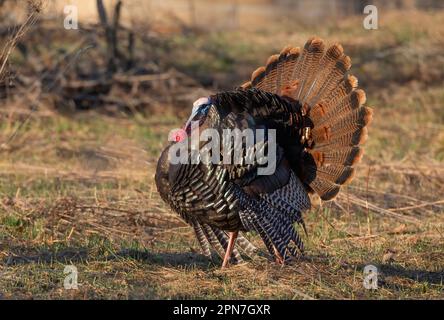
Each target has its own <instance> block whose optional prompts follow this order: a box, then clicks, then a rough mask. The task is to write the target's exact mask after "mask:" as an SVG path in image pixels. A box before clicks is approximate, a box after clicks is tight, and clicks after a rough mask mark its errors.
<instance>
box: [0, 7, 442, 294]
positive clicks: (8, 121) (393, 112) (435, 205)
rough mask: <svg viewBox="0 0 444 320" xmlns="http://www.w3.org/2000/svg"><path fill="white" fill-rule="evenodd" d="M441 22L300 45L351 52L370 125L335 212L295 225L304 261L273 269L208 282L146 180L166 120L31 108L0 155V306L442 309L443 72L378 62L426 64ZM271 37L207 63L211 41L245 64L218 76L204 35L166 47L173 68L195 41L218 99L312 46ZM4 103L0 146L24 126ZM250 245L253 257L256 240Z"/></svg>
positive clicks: (327, 208)
mask: <svg viewBox="0 0 444 320" xmlns="http://www.w3.org/2000/svg"><path fill="white" fill-rule="evenodd" d="M443 18H444V14H425V13H412V14H411V15H398V16H396V15H393V16H388V17H387V20H384V21H385V26H384V29H382V30H380V31H378V32H375V33H371V34H369V33H368V32H367V31H365V30H361V29H356V30H355V29H354V28H355V25H356V23H359V24H360V23H361V21H360V20H359V21H358V20H357V19H354V18H352V19H348V20H346V21H344V22H343V23H341V24H340V25H337V26H331V27H328V28H323V29H319V30H314V31H316V33H318V34H320V35H321V36H323V37H324V38H332V37H333V40H341V42H343V43H344V47H345V48H346V50H347V51H348V52H349V51H352V52H351V53H350V54H351V55H352V57H353V58H354V59H355V60H357V67H356V68H354V69H353V70H354V72H355V73H356V74H357V75H358V77H359V78H360V79H364V81H361V82H363V83H364V84H368V87H369V90H367V92H368V96H369V103H370V104H371V105H373V106H375V119H374V123H373V124H372V127H371V129H370V133H369V134H370V138H369V141H368V144H367V153H366V156H365V158H364V162H363V163H362V165H361V166H360V168H359V172H358V176H357V178H356V179H355V180H354V182H353V183H352V184H351V185H350V186H348V187H347V188H346V189H345V190H344V192H342V193H341V195H340V196H339V197H338V198H337V199H336V200H335V201H334V202H331V203H326V204H323V205H319V204H318V205H315V206H314V208H313V210H311V211H310V212H308V213H307V214H306V215H305V217H306V224H307V229H308V233H309V235H308V237H305V242H306V247H307V253H306V256H305V257H303V258H300V260H299V261H294V262H293V263H291V264H289V265H286V266H283V267H281V266H277V265H275V264H274V263H273V262H271V261H269V260H268V259H267V258H266V257H258V258H256V259H254V260H249V261H247V262H246V263H245V264H243V265H240V266H233V267H230V268H229V269H227V270H223V271H221V270H219V264H220V260H218V259H217V258H216V259H215V261H214V262H211V261H208V260H206V259H205V258H204V257H203V256H201V255H200V254H199V253H198V246H197V243H196V242H195V240H194V236H193V234H192V231H191V230H190V228H189V227H187V226H186V225H185V224H184V223H183V222H182V221H180V220H179V218H178V217H177V216H176V215H175V214H173V213H172V212H171V211H170V210H169V209H168V208H167V207H166V206H165V204H164V203H163V202H162V201H161V200H160V198H159V196H158V195H157V193H156V190H155V186H154V182H153V174H154V170H155V162H156V160H157V156H158V154H159V152H160V150H161V148H162V145H163V143H164V140H165V137H166V134H167V132H168V131H169V130H170V129H171V128H173V127H176V126H178V125H180V124H181V122H182V120H183V119H178V118H177V117H176V111H175V110H173V109H171V108H168V107H166V106H165V109H164V110H163V111H162V113H159V112H158V113H156V114H153V115H144V116H142V115H138V114H137V115H135V116H131V117H126V116H123V115H121V116H119V117H107V116H104V115H103V114H98V113H96V112H93V111H88V112H82V113H77V114H75V115H69V116H64V115H62V114H60V113H58V112H57V111H54V109H52V108H51V107H50V106H46V107H45V106H44V103H43V102H42V104H41V106H40V108H39V109H38V110H37V111H35V112H34V113H33V114H32V116H31V118H30V119H29V121H27V122H26V124H25V125H23V126H21V127H20V130H19V131H18V132H17V134H16V135H15V137H14V139H12V141H10V142H9V143H8V144H6V145H3V146H2V148H1V149H0V155H1V156H0V275H1V276H0V297H3V298H31V297H32V298H43V299H48V298H75V299H83V298H85V299H90V298H107V299H109V298H123V299H126V298H130V299H139V298H143V299H147V298H148V299H164V298H187V299H188V298H190V299H195V298H204V299H212V298H233V299H243V298H259V299H262V298H275V299H323V298H334V299H336V298H337V299H367V298H369V299H411V298H427V299H429V298H430V299H442V298H444V251H443V248H444V236H443V232H444V222H443V219H442V215H443V213H444V203H443V200H444V198H443V195H444V162H443V161H444V136H443V134H442V132H443V128H444V113H443V111H442V110H443V109H442V101H443V99H444V90H443V88H442V83H439V81H441V82H442V79H443V78H441V77H442V73H441V72H442V70H441V71H439V70H436V69H438V68H437V67H436V66H435V67H433V65H434V63H437V61H442V60H440V59H442V58H443V56H442V53H441V55H437V56H434V58H433V59H435V60H433V59H432V60H427V59H428V58H427V59H426V58H424V59H426V60H424V65H423V66H422V67H421V68H423V69H421V70H422V73H420V74H418V73H417V72H416V71H415V70H411V69H409V68H410V63H411V60H409V59H410V56H408V55H403V56H402V57H403V58H400V57H399V56H398V55H393V54H392V52H391V51H390V50H392V49H390V50H389V48H393V47H396V48H400V49H396V50H400V51H403V50H404V49H405V48H406V47H409V48H422V49H421V50H423V51H424V52H426V53H427V52H428V51H427V49H431V48H435V47H436V46H437V45H439V46H441V47H442V43H443V42H439V41H442V39H443V30H444V29H443V27H442V26H443V24H438V23H437V22H439V21H442V19H443ZM418 19H420V20H421V21H423V23H421V24H420V25H418V24H417V23H415V29H414V30H413V29H412V28H411V27H409V25H410V24H411V23H412V21H417V20H418ZM279 27H280V28H284V30H286V31H285V32H282V33H280V34H279V36H276V37H275V38H271V37H270V34H268V33H266V34H264V33H263V32H252V33H251V34H249V36H248V37H245V35H243V38H244V39H246V40H245V41H244V42H236V41H239V37H240V34H239V32H237V31H233V32H230V33H227V34H226V35H224V36H223V37H221V38H219V39H218V40H217V41H219V42H218V44H217V45H216V47H215V48H221V47H224V45H223V44H222V43H221V42H222V41H225V42H224V43H225V44H227V45H226V48H225V49H224V50H225V51H224V53H227V54H229V56H228V57H230V59H231V58H233V60H234V61H236V59H234V58H236V57H237V55H238V53H239V52H243V51H244V50H246V49H245V48H248V47H249V46H250V44H251V46H252V47H254V48H258V50H257V51H256V52H254V53H249V55H248V56H246V57H245V60H243V59H244V58H242V57H241V58H240V59H239V62H230V63H229V65H225V66H224V65H223V63H226V62H227V61H231V60H230V59H228V60H227V56H226V55H222V58H221V59H222V61H223V63H222V62H221V63H222V64H219V65H205V63H206V62H207V61H209V60H211V59H212V58H214V57H215V56H214V54H213V53H212V52H211V53H209V52H208V51H207V52H204V53H202V51H200V49H201V48H200V47H199V44H200V43H205V41H207V43H210V44H214V43H215V41H216V40H215V39H214V38H212V37H214V35H200V36H196V37H198V38H196V39H193V38H191V39H190V38H186V39H185V40H183V39H182V40H180V41H179V40H177V39H176V40H174V41H175V42H174V45H176V46H183V48H184V50H183V51H182V52H186V50H185V49H190V44H189V41H195V42H194V44H196V48H195V50H196V51H195V53H196V55H195V56H194V57H195V59H199V60H197V63H201V64H202V65H203V67H205V66H206V67H208V70H210V71H207V72H208V73H211V72H212V70H214V69H212V68H215V69H217V70H218V71H217V72H219V73H220V74H221V75H220V78H219V79H222V80H220V81H221V82H220V83H221V84H222V86H223V83H224V80H223V79H231V78H230V77H233V75H232V73H231V71H232V70H233V69H234V70H240V71H239V72H238V73H236V74H235V76H234V77H236V78H239V79H240V78H241V76H243V75H242V74H243V73H245V74H247V71H246V70H245V71H243V68H240V65H241V64H244V63H246V65H247V66H248V68H247V67H245V69H249V66H250V65H252V66H253V65H254V64H257V61H262V60H264V58H265V56H266V55H267V54H268V53H269V52H268V51H270V50H271V48H272V49H273V51H275V50H274V49H279V48H280V47H282V46H283V45H282V44H285V43H287V42H291V43H299V44H301V43H302V42H303V41H304V40H305V39H306V38H307V37H308V36H309V35H311V34H312V33H315V32H314V31H313V30H312V29H302V30H300V31H298V32H297V34H296V33H291V32H290V31H288V29H285V28H286V27H285V26H279ZM276 28H277V27H276ZM187 37H188V36H187ZM199 37H203V38H199ZM281 38H282V39H281ZM181 41H182V42H181ZM234 42H236V44H235V45H231V46H229V45H228V44H229V43H234ZM441 47H439V48H441ZM370 49H372V51H371V52H370V53H374V52H377V50H379V49H380V50H383V51H384V52H387V54H386V55H383V56H381V58H378V59H382V61H383V65H382V66H381V65H380V64H379V63H374V62H367V61H368V60H366V59H367V58H368V59H370V58H371V57H373V55H370V53H369V50H370ZM418 50H419V49H418ZM197 51H199V52H197ZM395 52H397V51H395ZM421 52H422V51H421ZM367 53H368V54H369V56H368V57H367V55H366V54H367ZM186 55H190V56H192V55H193V52H187V53H186ZM369 57H370V58H369ZM425 57H427V55H426V56H425ZM171 59H172V60H174V54H172V56H171ZM398 59H400V61H398ZM370 60H371V59H370ZM370 60H369V61H370ZM377 61H381V60H377ZM181 63H182V64H183V65H182V66H181V67H182V68H184V69H186V68H188V67H189V68H190V69H186V70H189V72H190V74H193V73H194V72H196V70H195V69H193V68H192V67H190V66H189V65H188V66H187V62H186V56H184V59H183V60H181ZM390 64H394V65H395V66H396V68H395V69H396V70H399V72H400V73H401V74H402V76H401V75H398V76H399V79H398V78H397V76H395V75H393V73H392V71H393V69H389V70H384V68H385V67H384V66H386V65H390ZM221 65H222V66H224V67H221ZM238 67H239V68H238ZM199 72H200V71H198V72H197V74H198V73H199ZM230 74H231V76H230ZM390 77H391V78H390ZM381 79H386V80H384V81H383V80H381ZM237 82H241V80H239V81H237ZM387 83H388V84H389V85H387ZM9 103H10V104H6V105H5V106H4V107H3V108H2V110H1V112H0V117H1V126H0V141H1V142H3V141H6V140H7V139H8V137H10V136H11V134H12V133H14V132H15V131H16V130H17V128H18V127H19V126H20V123H22V121H23V119H26V115H27V114H28V112H29V111H28V109H27V108H25V107H24V105H19V104H17V103H16V100H12V101H9ZM251 240H252V241H253V242H255V243H256V244H258V245H259V246H260V241H259V239H258V238H257V237H256V236H255V235H251ZM67 264H74V265H75V266H76V267H77V268H78V270H79V283H80V284H81V285H80V287H79V289H78V290H65V289H63V279H64V274H63V269H64V266H65V265H67ZM368 264H374V265H375V266H377V267H378V269H379V271H380V272H381V274H380V277H379V289H378V290H366V289H365V288H364V287H363V284H362V281H363V268H364V267H365V266H366V265H368Z"/></svg>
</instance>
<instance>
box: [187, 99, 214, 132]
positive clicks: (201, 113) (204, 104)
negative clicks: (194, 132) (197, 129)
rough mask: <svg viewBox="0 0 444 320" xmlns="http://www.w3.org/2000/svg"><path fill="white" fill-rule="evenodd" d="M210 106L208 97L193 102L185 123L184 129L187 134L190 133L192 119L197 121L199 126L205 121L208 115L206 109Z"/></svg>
mask: <svg viewBox="0 0 444 320" xmlns="http://www.w3.org/2000/svg"><path fill="white" fill-rule="evenodd" d="M210 107H211V100H210V98H208V97H205V98H200V99H197V100H196V101H195V102H194V103H193V110H192V111H191V116H190V117H189V118H188V121H187V122H186V123H185V126H184V130H185V132H186V133H187V135H189V134H191V125H192V123H193V122H194V121H198V122H199V126H200V125H201V124H202V123H203V122H204V121H205V119H206V118H207V115H208V111H209V110H210Z"/></svg>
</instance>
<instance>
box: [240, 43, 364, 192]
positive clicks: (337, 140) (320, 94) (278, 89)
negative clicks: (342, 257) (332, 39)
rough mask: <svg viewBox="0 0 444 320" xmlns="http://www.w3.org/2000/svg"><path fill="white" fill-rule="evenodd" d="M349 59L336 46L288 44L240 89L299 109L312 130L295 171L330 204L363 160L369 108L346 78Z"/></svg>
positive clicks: (349, 77) (351, 79)
mask: <svg viewBox="0 0 444 320" xmlns="http://www.w3.org/2000/svg"><path fill="white" fill-rule="evenodd" d="M350 67H351V60H350V57H348V56H347V55H345V54H344V50H343V48H342V46H341V45H340V44H333V45H332V46H330V47H328V48H326V45H325V43H324V41H323V40H321V39H320V38H317V37H313V38H310V39H309V40H308V41H307V43H306V44H305V45H304V47H303V49H302V50H301V49H299V48H295V47H291V46H287V47H285V48H284V49H283V50H282V51H281V52H280V53H279V54H277V55H273V56H271V57H270V58H269V59H268V60H267V63H266V65H265V66H264V67H260V68H258V69H256V71H255V72H253V74H252V76H251V80H250V81H249V82H247V83H245V84H244V85H242V88H244V89H249V88H257V89H260V90H264V91H268V92H271V93H274V94H278V95H280V96H283V97H285V98H288V99H289V100H291V101H298V102H299V103H300V104H301V105H302V110H303V113H304V123H308V125H307V127H309V129H310V131H309V132H310V135H309V137H308V140H305V141H303V143H304V148H303V151H302V154H301V157H300V158H301V161H300V163H299V167H300V170H299V169H298V170H296V169H295V171H297V173H298V176H299V178H300V179H301V180H302V181H303V182H304V184H305V185H306V187H307V188H308V189H309V190H311V191H315V192H316V193H317V194H318V195H319V196H320V197H321V199H323V200H330V199H332V198H333V197H334V196H336V194H337V193H338V192H339V190H340V187H341V186H342V185H343V184H346V183H348V182H350V181H351V180H352V178H353V175H354V166H355V165H356V164H357V163H358V162H359V161H360V159H361V158H362V148H361V145H362V144H363V143H364V142H365V140H366V138H367V126H368V124H369V123H370V121H371V119H372V109H371V108H369V107H366V106H364V104H365V101H366V97H365V92H364V91H363V90H362V89H358V80H357V78H356V77H354V76H352V75H349V74H348V70H349V69H350Z"/></svg>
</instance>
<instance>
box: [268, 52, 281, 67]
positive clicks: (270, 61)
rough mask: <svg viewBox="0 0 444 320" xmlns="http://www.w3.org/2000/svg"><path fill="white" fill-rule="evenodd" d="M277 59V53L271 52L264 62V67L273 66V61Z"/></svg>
mask: <svg viewBox="0 0 444 320" xmlns="http://www.w3.org/2000/svg"><path fill="white" fill-rule="evenodd" d="M278 60H279V55H278V54H273V55H272V56H270V57H269V58H268V60H267V63H266V66H267V67H266V69H268V68H270V67H272V66H273V64H274V63H276V62H277V61H278Z"/></svg>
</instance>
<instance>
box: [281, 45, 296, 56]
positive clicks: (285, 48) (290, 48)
mask: <svg viewBox="0 0 444 320" xmlns="http://www.w3.org/2000/svg"><path fill="white" fill-rule="evenodd" d="M292 49H294V48H293V47H292V46H290V45H288V46H286V47H284V48H283V49H282V50H281V52H279V55H280V56H286V55H288V54H289V53H290V52H291V50H292Z"/></svg>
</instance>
